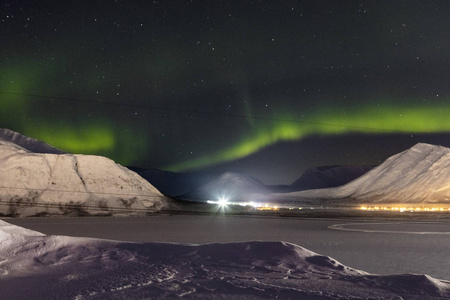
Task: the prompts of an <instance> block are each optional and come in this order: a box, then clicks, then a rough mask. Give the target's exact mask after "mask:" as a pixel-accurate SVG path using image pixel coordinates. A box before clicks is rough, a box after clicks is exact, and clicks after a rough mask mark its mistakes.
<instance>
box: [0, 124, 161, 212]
mask: <svg viewBox="0 0 450 300" xmlns="http://www.w3.org/2000/svg"><path fill="white" fill-rule="evenodd" d="M167 204H168V199H166V197H164V196H163V195H162V194H161V193H160V192H159V191H158V190H157V189H156V188H155V187H153V186H152V185H151V184H150V183H149V182H147V181H146V180H144V179H143V178H142V177H140V176H139V175H137V174H136V173H135V172H132V171H130V170H129V169H127V168H125V167H123V166H121V165H119V164H116V163H114V162H113V161H112V160H110V159H108V158H106V157H101V156H92V155H77V154H64V153H63V152H62V151H60V150H58V149H55V148H53V147H51V146H49V145H46V144H45V143H42V142H39V141H37V140H34V139H30V138H28V137H25V136H22V135H20V134H18V133H15V132H12V131H10V130H5V129H0V214H3V215H21V216H25V215H39V214H112V213H122V212H126V213H130V211H134V212H136V211H139V212H141V213H145V212H147V211H152V210H158V209H160V208H162V207H164V206H165V205H167Z"/></svg>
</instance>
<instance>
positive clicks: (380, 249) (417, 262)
mask: <svg viewBox="0 0 450 300" xmlns="http://www.w3.org/2000/svg"><path fill="white" fill-rule="evenodd" d="M5 221H7V222H9V223H12V224H15V225H19V226H23V227H26V228H29V229H32V230H36V231H40V232H42V233H45V234H48V235H69V236H81V237H95V238H103V239H113V240H122V241H136V242H171V243H194V244H203V243H216V242H219V243H226V242H240V241H286V242H291V243H295V244H297V245H300V246H303V247H305V248H308V249H310V250H312V251H314V252H317V253H320V254H322V255H326V256H331V257H333V258H335V259H337V260H338V261H340V262H341V263H343V264H345V265H347V266H349V267H353V268H356V269H360V270H364V271H366V272H370V273H375V274H403V273H417V274H428V275H431V276H432V277H434V278H439V279H446V280H450V259H449V256H450V255H449V248H450V222H448V221H439V220H438V221H434V222H430V221H426V222H425V221H410V220H401V221H398V220H390V219H385V220H380V219H378V220H355V219H344V218H340V219H311V218H308V219H305V218H303V219H302V218H283V217H260V216H223V215H216V216H196V215H176V216H164V215H159V216H151V217H98V218H97V217H85V218H27V219H5Z"/></svg>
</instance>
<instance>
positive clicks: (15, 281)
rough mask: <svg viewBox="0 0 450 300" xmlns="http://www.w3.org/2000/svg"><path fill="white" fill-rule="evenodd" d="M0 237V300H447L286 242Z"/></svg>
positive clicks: (8, 232)
mask: <svg viewBox="0 0 450 300" xmlns="http://www.w3.org/2000/svg"><path fill="white" fill-rule="evenodd" d="M0 233H1V234H0V257H1V258H2V261H1V262H0V269H1V271H0V274H1V275H0V298H1V299H148V298H152V299H161V298H175V297H179V298H187V299H273V298H292V299H402V298H403V299H445V298H448V297H450V283H449V282H447V281H442V280H438V279H434V278H431V277H430V276H427V275H414V274H405V275H390V276H379V275H373V274H368V273H366V272H363V271H360V270H355V269H352V268H349V267H347V266H345V265H342V264H341V263H339V262H338V261H336V260H334V259H333V258H331V257H327V256H322V255H319V254H317V253H314V252H312V251H309V250H307V249H305V248H303V247H300V246H297V245H294V244H290V243H285V242H242V243H228V244H204V245H182V244H164V243H145V244H142V243H126V242H118V241H108V240H99V239H88V238H74V237H64V236H44V235H40V234H39V233H36V232H33V231H29V230H26V229H22V228H20V227H17V226H13V225H8V223H6V222H1V223H0ZM7 241H8V242H7ZM6 242H7V243H6Z"/></svg>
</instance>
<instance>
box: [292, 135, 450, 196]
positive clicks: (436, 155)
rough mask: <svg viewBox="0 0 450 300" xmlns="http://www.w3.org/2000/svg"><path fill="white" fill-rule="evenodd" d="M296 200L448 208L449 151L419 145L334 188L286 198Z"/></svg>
mask: <svg viewBox="0 0 450 300" xmlns="http://www.w3.org/2000/svg"><path fill="white" fill-rule="evenodd" d="M286 196H287V197H291V198H298V199H344V200H352V199H353V200H355V199H356V200H357V202H358V203H363V202H364V203H365V204H370V203H390V204H442V205H450V149H449V148H446V147H442V146H434V145H429V144H423V143H419V144H417V145H415V146H414V147H412V148H410V149H408V150H406V151H404V152H401V153H399V154H396V155H394V156H391V157H390V158H388V159H387V160H386V161H385V162H383V163H382V164H381V165H380V166H378V167H376V168H374V169H372V170H371V171H369V172H368V173H366V174H365V175H363V176H361V177H360V178H358V179H356V180H354V181H352V182H350V183H348V184H346V185H344V186H342V187H338V188H330V189H320V190H310V191H303V192H297V193H290V194H287V195H286Z"/></svg>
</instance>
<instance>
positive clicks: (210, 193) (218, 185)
mask: <svg viewBox="0 0 450 300" xmlns="http://www.w3.org/2000/svg"><path fill="white" fill-rule="evenodd" d="M268 193H270V190H269V189H268V188H267V187H266V186H265V185H264V184H263V183H262V182H260V181H259V180H257V179H254V178H251V177H246V176H243V175H240V174H237V173H231V172H226V173H223V174H222V175H221V176H219V177H218V178H216V179H214V180H212V181H210V182H208V183H207V184H205V185H203V186H201V187H199V188H197V189H195V190H194V191H192V192H189V193H186V194H183V195H181V196H179V198H181V199H187V200H203V201H206V200H214V201H215V200H218V199H220V198H226V199H227V200H229V201H235V202H239V201H244V202H245V201H248V199H249V198H251V195H255V194H258V195H259V194H261V195H265V194H268Z"/></svg>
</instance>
